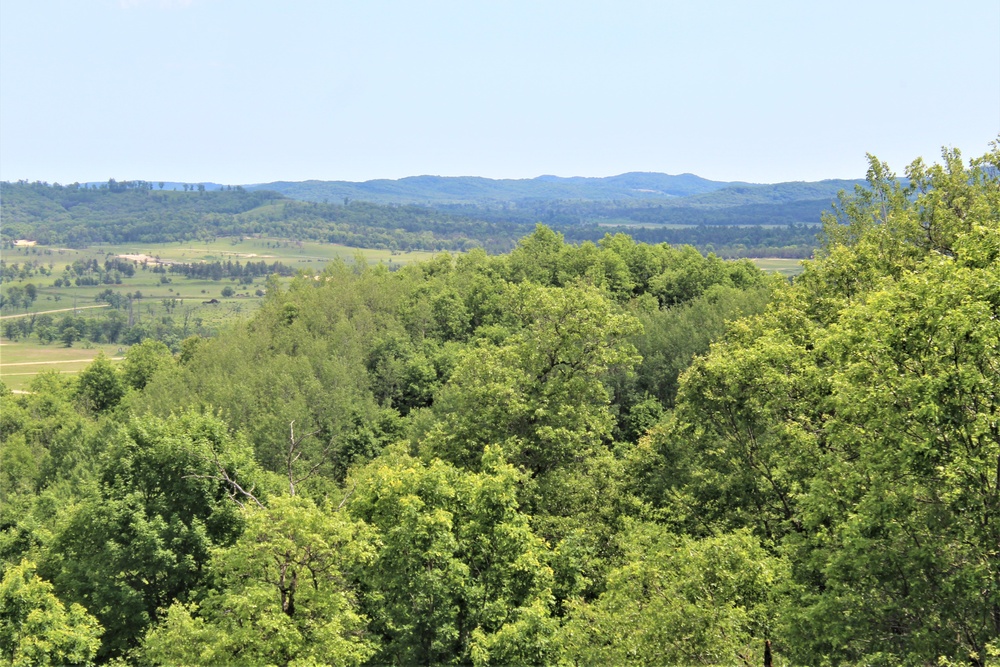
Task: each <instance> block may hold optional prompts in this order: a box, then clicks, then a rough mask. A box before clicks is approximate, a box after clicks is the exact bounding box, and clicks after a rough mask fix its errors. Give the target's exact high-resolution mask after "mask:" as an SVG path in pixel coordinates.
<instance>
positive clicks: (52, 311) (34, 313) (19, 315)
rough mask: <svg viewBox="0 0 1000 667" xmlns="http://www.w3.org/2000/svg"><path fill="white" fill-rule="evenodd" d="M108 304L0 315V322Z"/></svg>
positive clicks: (105, 306)
mask: <svg viewBox="0 0 1000 667" xmlns="http://www.w3.org/2000/svg"><path fill="white" fill-rule="evenodd" d="M107 307H108V304H106V303H102V304H99V305H97V306H76V307H73V308H56V309H55V310H36V311H31V312H28V313H18V314H16V315H0V320H9V319H11V318H14V317H27V316H28V315H47V314H49V313H65V312H69V311H71V310H85V309H87V308H107Z"/></svg>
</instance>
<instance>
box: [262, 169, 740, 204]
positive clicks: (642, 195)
mask: <svg viewBox="0 0 1000 667" xmlns="http://www.w3.org/2000/svg"><path fill="white" fill-rule="evenodd" d="M729 185H733V183H726V182H721V181H710V180H708V179H705V178H701V177H700V176H695V175H694V174H680V175H677V176H672V175H670V174H658V173H652V172H631V173H627V174H619V175H618V176H608V177H604V178H592V177H585V176H573V177H568V178H565V177H560V176H538V177H537V178H528V179H491V178H483V177H479V176H408V177H406V178H400V179H398V180H389V179H378V180H372V181H364V182H360V183H356V182H351V181H316V180H311V181H300V182H290V181H277V182H274V183H261V184H256V185H247V186H244V187H246V188H247V189H248V190H273V191H275V192H280V193H281V194H283V195H285V196H287V197H291V198H293V199H300V200H304V201H323V200H329V201H335V200H339V199H343V198H345V197H346V198H348V199H355V200H364V201H371V202H376V203H382V204H387V203H392V204H468V203H480V204H484V203H498V204H499V203H506V202H519V201H538V200H580V201H616V200H629V199H639V200H643V199H669V198H673V197H689V196H691V195H697V194H704V193H708V192H713V191H715V190H721V189H722V188H725V187H727V186H729ZM740 185H748V184H745V183H741V184H740Z"/></svg>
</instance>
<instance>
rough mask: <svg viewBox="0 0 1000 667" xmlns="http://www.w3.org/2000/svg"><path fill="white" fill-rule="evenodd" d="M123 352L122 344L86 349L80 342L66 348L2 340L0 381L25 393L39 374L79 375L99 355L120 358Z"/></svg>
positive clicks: (57, 343) (58, 345)
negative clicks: (46, 372) (54, 372)
mask: <svg viewBox="0 0 1000 667" xmlns="http://www.w3.org/2000/svg"><path fill="white" fill-rule="evenodd" d="M123 351H124V349H123V347H122V346H120V345H91V346H90V347H89V348H87V347H84V346H83V345H82V344H80V343H77V344H76V345H74V346H73V347H66V346H64V345H63V344H62V343H59V342H53V343H49V344H48V345H40V344H39V343H38V342H37V341H33V340H32V341H17V342H11V341H9V340H3V341H0V380H2V381H3V383H4V384H6V385H7V387H8V388H9V389H13V390H25V389H27V388H28V385H30V384H31V381H32V379H34V377H35V376H36V375H38V374H39V373H42V372H45V371H57V372H59V373H70V374H75V373H79V372H80V371H81V370H83V369H84V368H85V367H86V366H87V364H89V363H90V362H91V361H93V360H94V357H96V356H97V355H98V353H99V352H104V354H105V355H106V356H107V357H110V358H111V359H117V358H120V357H121V354H122V352H123Z"/></svg>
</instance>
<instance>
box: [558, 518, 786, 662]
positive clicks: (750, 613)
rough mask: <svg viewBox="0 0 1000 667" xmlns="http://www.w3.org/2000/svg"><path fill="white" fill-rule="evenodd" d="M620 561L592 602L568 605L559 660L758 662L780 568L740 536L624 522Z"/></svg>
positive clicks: (774, 607) (782, 575)
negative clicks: (684, 533) (700, 535)
mask: <svg viewBox="0 0 1000 667" xmlns="http://www.w3.org/2000/svg"><path fill="white" fill-rule="evenodd" d="M624 542H625V543H624V545H623V547H624V548H623V552H624V556H623V559H624V561H625V562H624V564H623V565H621V566H620V567H617V568H615V569H614V570H613V571H612V572H611V573H610V574H609V575H608V580H607V589H606V590H605V591H604V592H603V593H602V594H601V596H600V597H598V598H597V599H596V600H594V601H593V602H590V603H587V602H584V601H583V600H580V599H577V600H575V601H573V602H571V603H570V604H569V605H568V606H569V614H568V617H567V620H566V622H565V624H564V626H563V628H562V629H561V630H560V633H559V641H560V644H561V647H560V649H561V650H560V657H561V659H562V660H563V661H564V664H590V665H595V664H606V665H625V664H628V665H698V664H701V665H716V664H719V665H725V664H734V665H735V664H744V665H754V664H761V663H762V658H763V655H762V654H763V651H764V645H765V641H767V640H768V639H769V638H770V637H771V632H772V629H773V626H774V624H775V617H776V610H777V603H778V601H779V599H780V596H781V586H782V584H783V583H784V580H785V578H786V577H787V566H786V564H785V563H784V562H782V561H781V560H779V559H777V558H775V557H774V556H773V555H772V554H770V553H768V552H767V551H766V550H765V549H764V548H763V547H762V546H761V545H760V544H759V543H758V541H757V539H756V538H755V537H753V536H752V535H751V534H750V533H749V532H745V531H741V532H737V533H730V534H722V535H718V536H714V537H710V538H705V539H700V540H699V539H693V538H690V537H681V536H676V535H671V534H670V533H668V532H666V531H664V530H663V528H662V526H658V525H653V524H635V525H632V526H631V527H630V528H629V530H628V531H627V533H626V535H625V537H624Z"/></svg>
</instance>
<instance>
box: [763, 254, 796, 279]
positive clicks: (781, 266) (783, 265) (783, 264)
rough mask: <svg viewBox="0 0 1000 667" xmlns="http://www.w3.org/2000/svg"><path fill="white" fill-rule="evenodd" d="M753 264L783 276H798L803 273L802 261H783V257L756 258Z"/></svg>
mask: <svg viewBox="0 0 1000 667" xmlns="http://www.w3.org/2000/svg"><path fill="white" fill-rule="evenodd" d="M752 261H753V263H754V264H756V265H757V266H759V267H760V268H761V269H763V270H764V271H773V272H775V273H780V274H781V275H783V276H797V275H799V274H800V273H802V270H803V267H802V260H801V259H783V258H781V257H759V258H754V259H753V260H752Z"/></svg>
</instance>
